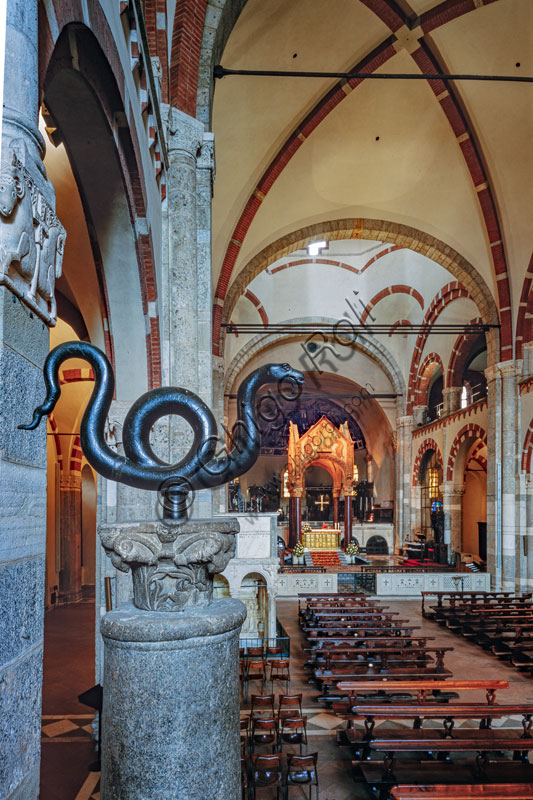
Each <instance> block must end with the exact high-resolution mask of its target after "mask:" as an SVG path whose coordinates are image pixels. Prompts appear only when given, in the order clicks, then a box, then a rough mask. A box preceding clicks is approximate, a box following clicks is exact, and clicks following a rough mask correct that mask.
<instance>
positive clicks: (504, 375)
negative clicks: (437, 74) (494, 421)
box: [498, 361, 522, 591]
mask: <svg viewBox="0 0 533 800" xmlns="http://www.w3.org/2000/svg"><path fill="white" fill-rule="evenodd" d="M498 367H499V370H500V374H501V381H502V384H501V385H502V483H501V487H502V494H501V504H502V552H503V560H502V578H503V587H504V590H511V591H512V590H514V589H515V588H516V586H517V585H518V584H519V579H520V559H521V558H522V553H521V552H520V549H519V545H520V541H519V527H518V503H517V482H516V478H517V467H518V447H517V432H518V430H519V425H518V420H519V415H518V385H517V364H516V362H514V361H509V362H504V363H501V364H499V365H498ZM518 374H520V372H519V371H518Z"/></svg>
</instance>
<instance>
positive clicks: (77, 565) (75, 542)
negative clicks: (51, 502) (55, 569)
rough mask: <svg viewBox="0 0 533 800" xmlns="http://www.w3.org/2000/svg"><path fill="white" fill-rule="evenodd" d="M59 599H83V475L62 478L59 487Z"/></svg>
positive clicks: (61, 600) (70, 601) (72, 600)
mask: <svg viewBox="0 0 533 800" xmlns="http://www.w3.org/2000/svg"><path fill="white" fill-rule="evenodd" d="M59 498H60V499H59V526H60V543H61V544H60V553H61V561H60V571H59V600H60V602H61V603H76V602H77V601H78V600H81V595H82V589H81V475H80V474H70V475H62V476H61V482H60V486H59Z"/></svg>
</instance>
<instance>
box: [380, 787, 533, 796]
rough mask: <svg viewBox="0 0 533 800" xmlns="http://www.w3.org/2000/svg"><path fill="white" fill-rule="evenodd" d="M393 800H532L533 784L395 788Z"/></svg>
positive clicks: (392, 793)
mask: <svg viewBox="0 0 533 800" xmlns="http://www.w3.org/2000/svg"><path fill="white" fill-rule="evenodd" d="M391 797H392V799H393V800H531V798H532V797H533V783H514V784H513V783H507V784H505V783H504V784H501V785H499V786H498V785H494V784H488V783H482V784H477V785H475V784H474V785H468V786H458V785H457V784H449V785H448V786H446V785H439V786H431V785H425V786H420V785H415V786H413V785H412V784H407V785H405V784H404V785H402V786H395V787H394V788H393V789H392V790H391Z"/></svg>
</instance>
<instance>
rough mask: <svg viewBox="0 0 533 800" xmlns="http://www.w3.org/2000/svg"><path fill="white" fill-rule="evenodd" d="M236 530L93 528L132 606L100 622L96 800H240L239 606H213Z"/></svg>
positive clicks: (195, 523) (181, 525)
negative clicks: (124, 573) (125, 583)
mask: <svg viewBox="0 0 533 800" xmlns="http://www.w3.org/2000/svg"><path fill="white" fill-rule="evenodd" d="M238 529H239V526H238V523H237V521H236V520H234V519H231V518H227V517H226V518H223V519H222V518H220V519H214V520H196V519H195V520H190V521H184V522H173V523H170V524H163V523H161V522H159V521H158V522H139V523H115V524H113V525H103V526H101V527H100V530H99V535H100V537H101V540H102V544H103V545H104V548H105V550H106V552H107V553H108V555H110V556H111V557H112V559H113V563H114V564H115V566H117V567H118V568H119V569H122V570H124V569H125V570H127V569H132V573H133V604H132V603H125V604H124V605H122V606H121V607H119V608H118V609H117V610H116V611H112V612H110V613H108V614H106V615H105V616H104V617H103V619H102V622H101V633H102V637H103V640H104V647H105V659H104V698H105V701H104V709H103V719H102V723H103V725H102V728H103V736H102V778H101V784H100V785H101V789H100V791H101V795H102V798H103V800H144V799H145V798H172V800H205V798H206V797H209V798H215V800H239V798H240V796H241V787H240V766H239V764H240V761H239V759H240V743H239V739H240V734H239V678H238V663H239V660H238V647H239V632H240V629H241V625H242V623H243V622H244V619H245V616H246V609H245V607H244V605H243V604H242V603H241V602H240V601H239V600H236V599H232V598H224V599H221V600H213V575H214V574H216V573H219V572H222V571H223V570H224V569H225V567H226V566H227V564H228V563H229V561H230V560H231V558H233V557H234V555H235V533H236V532H237V531H238Z"/></svg>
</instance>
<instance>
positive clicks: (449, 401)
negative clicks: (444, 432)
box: [442, 386, 463, 415]
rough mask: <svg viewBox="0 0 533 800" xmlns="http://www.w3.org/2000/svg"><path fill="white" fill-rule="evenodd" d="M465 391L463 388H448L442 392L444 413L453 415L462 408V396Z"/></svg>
mask: <svg viewBox="0 0 533 800" xmlns="http://www.w3.org/2000/svg"><path fill="white" fill-rule="evenodd" d="M462 391H463V387H462V386H448V387H447V388H446V389H443V390H442V406H443V413H444V415H446V414H453V412H454V411H458V410H459V409H460V408H461V394H462Z"/></svg>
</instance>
